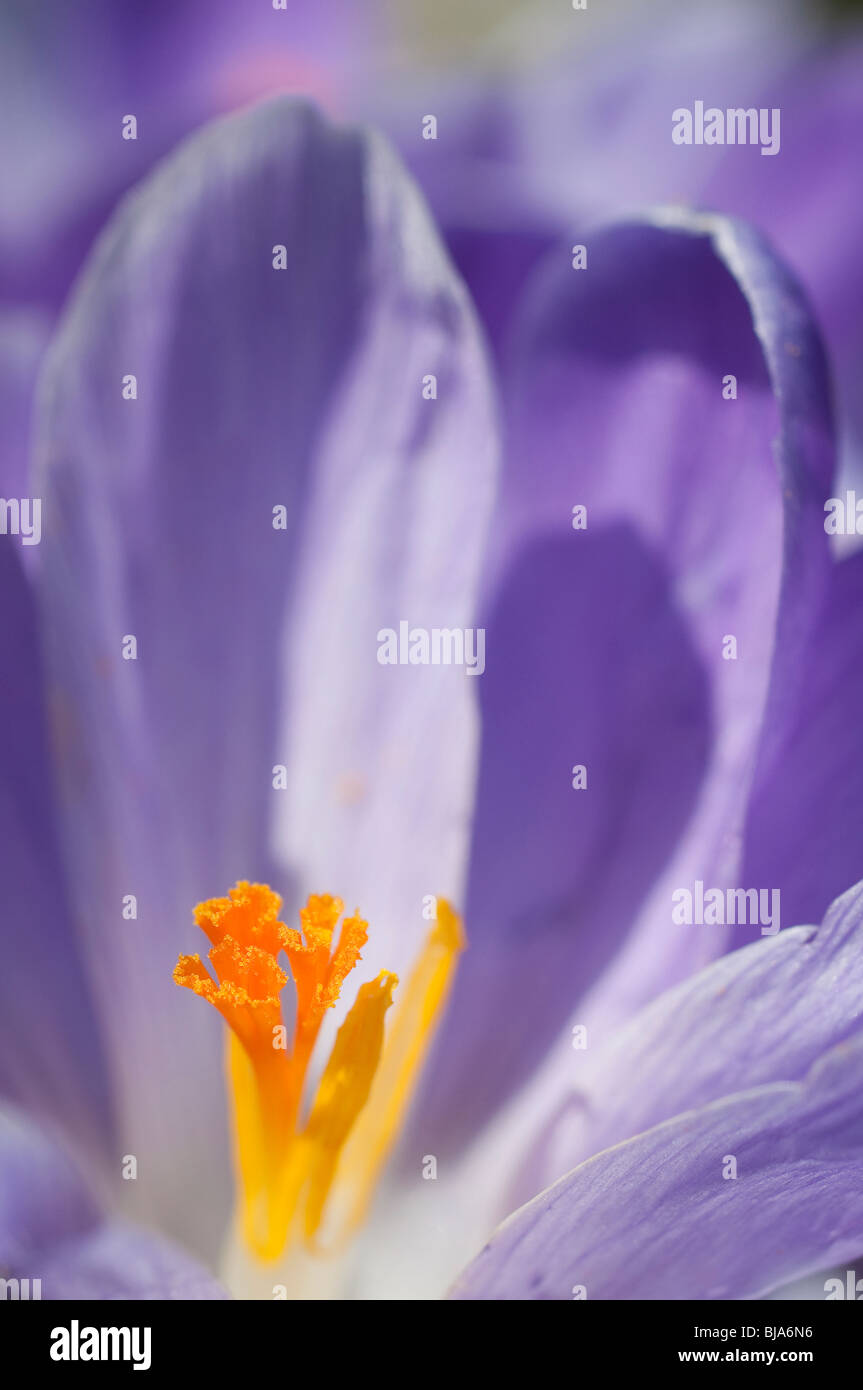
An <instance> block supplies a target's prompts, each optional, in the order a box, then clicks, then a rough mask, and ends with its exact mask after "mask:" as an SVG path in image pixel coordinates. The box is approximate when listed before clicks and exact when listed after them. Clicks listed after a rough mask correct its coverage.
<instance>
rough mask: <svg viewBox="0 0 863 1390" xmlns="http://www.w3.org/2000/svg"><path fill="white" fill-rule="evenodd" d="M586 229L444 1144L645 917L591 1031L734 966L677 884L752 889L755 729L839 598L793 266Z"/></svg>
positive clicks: (516, 499) (514, 541) (554, 321)
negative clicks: (573, 779) (821, 609)
mask: <svg viewBox="0 0 863 1390" xmlns="http://www.w3.org/2000/svg"><path fill="white" fill-rule="evenodd" d="M588 240H589V251H588V255H589V262H588V265H589V268H588V269H587V270H584V271H574V270H572V269H570V261H569V256H568V253H563V254H561V256H560V258H559V260H558V262H557V263H556V264H555V265H554V266H552V267H550V268H549V269H548V271H547V273H546V274H545V275H544V277H543V279H542V281H541V283H540V284H539V285H538V286H537V287H536V289H535V292H534V294H533V297H532V299H531V300H530V301H529V306H528V309H527V311H526V314H525V321H524V324H523V332H522V337H521V340H520V344H519V351H518V354H517V356H516V358H515V361H514V366H513V372H512V380H511V386H510V389H509V398H510V400H511V402H512V415H513V419H512V428H513V437H512V440H511V442H510V450H509V464H508V471H507V474H506V478H505V488H504V503H503V509H502V516H501V518H500V520H499V522H498V525H497V526H496V527H495V544H496V565H495V566H493V581H492V584H491V586H490V587H491V589H492V601H493V604H494V605H495V606H493V608H492V614H493V616H492V620H491V621H492V632H491V636H490V640H489V650H490V652H497V654H498V661H499V664H498V666H497V668H495V666H494V664H493V658H492V657H490V664H489V672H488V681H487V685H486V687H485V688H484V692H483V743H482V753H481V765H480V781H479V799H478V811H477V822H476V827H475V833H474V845H473V857H472V863H471V879H470V891H469V898H468V914H467V928H468V935H469V939H470V941H471V950H470V952H469V953H468V954H467V956H466V960H465V964H464V967H463V968H462V970H461V972H460V976H459V980H458V982H457V985H456V990H455V998H454V1005H453V1009H452V1012H451V1015H450V1019H449V1021H448V1024H447V1028H446V1034H445V1038H444V1040H443V1041H442V1044H441V1048H440V1050H439V1052H438V1056H437V1060H436V1064H435V1076H434V1080H433V1086H434V1090H433V1093H432V1094H431V1095H430V1096H429V1097H428V1098H427V1100H426V1103H425V1104H424V1105H423V1106H422V1107H421V1115H422V1124H423V1127H424V1132H427V1135H428V1136H431V1135H434V1137H435V1140H436V1142H438V1143H439V1142H440V1139H439V1135H440V1133H446V1132H447V1128H448V1127H449V1126H450V1125H451V1124H453V1123H454V1128H455V1131H456V1132H457V1133H458V1137H460V1138H464V1137H466V1136H467V1133H468V1130H469V1129H470V1128H471V1127H475V1126H477V1125H478V1124H479V1123H480V1122H481V1121H482V1119H483V1118H484V1117H485V1116H487V1115H488V1114H489V1113H490V1112H491V1110H493V1109H494V1107H495V1106H496V1105H497V1104H498V1103H499V1102H500V1101H501V1100H502V1099H503V1098H504V1097H505V1096H506V1095H507V1094H508V1093H509V1092H511V1091H512V1090H513V1089H514V1087H515V1085H516V1084H517V1083H518V1082H519V1081H521V1080H524V1079H525V1078H526V1076H527V1075H528V1074H529V1073H530V1071H531V1070H532V1069H533V1068H534V1067H535V1066H536V1064H537V1062H538V1061H539V1059H540V1058H541V1057H542V1056H543V1054H544V1053H545V1051H546V1050H547V1048H548V1046H549V1043H550V1042H551V1040H552V1039H553V1038H554V1037H555V1036H556V1035H557V1034H559V1033H560V1032H562V1030H563V1029H564V1027H565V1025H566V1024H567V1021H568V1020H570V1019H572V1018H573V1012H572V1011H573V1009H574V1008H575V1007H576V1006H578V1004H579V1001H581V1000H582V999H583V997H584V995H585V993H586V991H587V989H588V987H589V986H590V985H591V984H592V983H593V982H594V981H595V979H596V975H597V971H598V969H599V968H600V966H601V965H602V964H603V963H604V961H606V960H607V959H609V958H610V957H611V956H612V954H613V953H615V952H616V951H618V950H619V949H620V946H621V944H622V942H623V941H624V939H625V937H626V935H627V933H628V932H629V930H630V929H631V928H632V927H633V924H634V923H635V924H636V925H635V934H634V937H633V942H632V946H631V949H629V950H628V951H627V953H626V954H625V955H624V957H623V959H622V962H621V965H620V968H619V970H618V972H617V973H616V975H615V976H614V977H613V978H612V980H611V981H610V984H609V989H610V991H611V993H612V994H613V995H614V998H613V999H612V1001H611V1002H609V1000H608V999H606V1000H605V1003H604V1007H603V1010H602V1012H601V1015H600V1016H599V1017H598V1020H597V1026H598V1029H599V1031H600V1033H601V1032H602V1031H603V1030H607V1029H609V1028H610V1027H612V1026H613V1024H614V1022H615V1017H616V1015H615V1011H617V1012H618V1013H620V1012H625V1011H626V1010H630V1011H631V1010H632V1009H634V1008H636V1007H637V1006H638V1005H639V1004H640V1003H641V1002H643V1001H644V1000H645V999H647V998H649V997H651V996H652V995H655V994H656V993H658V992H659V991H660V990H661V989H662V988H664V987H666V986H667V985H668V984H670V983H672V982H673V981H674V980H675V979H678V978H681V977H683V976H685V975H686V974H687V973H688V972H689V971H691V970H692V969H693V968H695V967H697V966H698V965H699V964H701V963H703V962H704V961H705V960H706V959H709V958H710V956H711V955H715V954H718V953H719V952H721V951H722V950H723V949H725V946H726V936H725V933H724V932H723V931H722V929H714V931H713V933H712V934H709V933H706V932H700V933H698V932H693V931H692V929H691V928H681V927H674V926H673V924H672V921H671V893H672V891H673V890H674V889H676V888H677V887H679V886H681V885H684V886H685V885H687V884H690V885H691V884H692V883H693V882H694V880H695V879H696V878H701V879H702V880H704V881H705V882H708V883H713V882H719V883H724V882H725V881H726V880H727V881H730V882H734V881H735V875H736V873H737V872H738V871H739V863H738V858H739V847H740V839H741V832H742V824H743V818H744V815H745V811H746V792H747V787H748V781H749V777H750V776H751V764H752V761H753V759H754V757H755V751H756V747H757V740H758V736H759V731H760V729H761V725H762V720H764V718H765V711H768V712H769V713H768V718H767V723H768V726H770V725H771V722H772V724H774V725H775V724H778V723H779V720H780V716H781V714H782V707H783V700H784V701H785V703H786V704H787V695H786V690H787V685H788V680H789V674H790V673H791V672H793V671H795V670H796V669H797V663H798V662H799V660H800V656H801V652H802V651H803V650H805V644H806V641H807V639H808V636H809V633H810V632H811V629H812V625H813V622H814V619H815V615H816V613H817V605H818V602H819V598H820V594H821V592H822V589H823V587H824V584H825V583H826V574H827V568H828V557H827V546H826V537H825V534H824V528H823V513H822V511H821V505H822V499H823V496H824V495H825V494H826V490H827V487H828V483H829V478H830V471H831V466H832V448H831V445H832V436H831V430H830V420H829V410H828V404H827V403H828V399H829V397H828V388H827V378H826V371H825V364H824V360H823V355H822V351H821V347H820V343H819V340H818V338H817V334H816V332H815V329H814V327H813V325H812V323H811V320H810V318H809V316H808V313H807V311H806V308H805V305H804V303H803V301H802V299H801V296H800V293H799V291H798V290H797V288H796V286H795V285H794V284H793V283H792V282H791V280H790V279H789V277H788V275H787V273H786V272H785V271H784V270H783V268H782V267H781V266H780V265H779V264H778V263H777V262H776V261H775V259H774V258H773V257H772V255H771V254H770V253H769V252H768V251H767V250H766V249H765V248H764V247H763V245H762V244H761V243H760V242H759V240H758V239H757V237H756V236H755V235H754V234H753V233H752V232H750V231H749V230H747V229H746V228H744V227H742V226H740V225H737V224H730V223H728V222H725V221H723V220H722V219H711V218H699V217H695V216H692V217H688V216H685V215H683V214H681V215H680V216H679V217H676V218H674V219H669V220H668V223H667V225H666V224H665V223H663V224H658V223H646V224H638V223H633V224H628V225H623V226H619V227H614V228H610V229H608V230H606V231H603V232H598V233H596V234H595V235H593V236H592V237H590V238H589V239H588ZM727 373H733V374H734V375H735V376H736V377H737V379H738V383H739V385H738V397H737V399H735V400H726V399H723V394H722V387H723V377H724V376H725V375H726V374H727ZM777 437H778V444H777V445H776V447H775V448H774V442H775V441H776V440H777ZM540 482H541V485H540ZM579 503H581V504H584V505H585V506H586V507H587V514H588V529H587V530H586V531H573V530H572V528H571V513H572V508H573V506H574V505H576V504H579ZM726 634H732V635H734V636H735V637H736V639H737V643H738V653H739V656H738V660H737V661H736V662H730V661H725V660H724V659H723V657H722V648H723V639H724V637H725V635H726ZM526 673H529V676H528V675H527V674H526ZM705 684H706V687H707V694H705V689H704V687H705ZM771 690H772V694H771V693H770V692H771ZM708 711H709V715H708ZM708 717H709V719H710V727H711V735H712V744H711V747H710V749H709V754H708V756H707V757H706V758H705V745H706V721H707V719H708ZM780 727H781V726H780ZM579 763H582V764H586V765H587V768H588V789H587V790H582V791H574V790H571V789H570V776H569V770H570V767H572V766H573V765H575V764H579ZM538 827H541V831H539V830H538V829H537V828H538ZM575 1018H576V1020H577V1021H579V1022H580V1021H583V1020H582V1019H580V1018H578V1015H576V1016H575ZM598 1041H599V1035H598V1034H595V1035H594V1042H598ZM563 1065H564V1063H563V1062H562V1063H561V1066H563ZM561 1089H565V1088H564V1087H562V1088H561ZM453 1116H455V1117H459V1118H458V1119H456V1121H455V1122H453V1120H452V1117H453ZM429 1142H431V1139H429ZM436 1151H437V1150H436Z"/></svg>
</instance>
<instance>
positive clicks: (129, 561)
mask: <svg viewBox="0 0 863 1390" xmlns="http://www.w3.org/2000/svg"><path fill="white" fill-rule="evenodd" d="M275 245H285V246H286V247H287V259H288V268H287V270H285V271H278V270H274V269H273V265H272V261H273V247H274V246H275ZM130 372H134V373H135V374H136V375H137V378H138V391H139V395H138V399H137V400H134V401H129V400H123V399H122V397H121V378H122V376H123V375H124V374H126V373H130ZM429 373H433V374H434V375H436V376H437V379H438V383H439V394H438V399H437V400H427V399H424V398H423V395H422V383H423V377H424V376H425V375H426V374H429ZM43 404H44V410H45V414H44V426H43V450H42V456H43V460H44V465H45V469H46V480H45V488H46V498H47V500H46V512H47V516H48V522H47V528H46V535H45V538H44V540H43V562H44V573H45V605H44V607H45V620H46V627H47V632H48V650H49V655H50V668H51V674H52V678H53V680H54V682H55V683H56V685H57V687H58V690H59V693H60V697H61V699H62V701H63V706H64V710H65V713H66V720H67V729H68V734H67V738H66V741H65V743H64V744H63V746H62V747H61V748H60V750H59V752H60V757H61V770H62V774H63V782H64V793H65V803H64V804H65V809H66V820H65V830H66V847H67V850H68V853H69V861H70V864H71V866H72V876H73V886H74V891H75V896H76V901H77V902H78V904H79V905H80V906H81V907H82V908H83V907H84V906H86V917H85V921H86V925H87V928H88V933H89V935H88V946H89V951H90V959H91V962H92V966H93V969H94V974H95V978H96V981H97V986H98V990H99V998H100V1006H101V1009H102V1012H103V1017H104V1019H105V1022H106V1026H107V1028H108V1030H109V1035H110V1037H111V1039H112V1040H113V1042H114V1044H115V1046H114V1049H113V1051H114V1057H115V1062H116V1068H117V1075H116V1080H117V1084H118V1087H119V1091H120V1097H121V1105H122V1108H123V1119H124V1129H123V1136H124V1137H123V1144H124V1147H126V1148H127V1149H128V1151H129V1152H132V1153H135V1154H137V1155H138V1158H139V1163H140V1165H141V1167H142V1170H143V1169H144V1167H146V1171H147V1173H148V1180H147V1183H146V1184H144V1183H143V1182H142V1183H141V1184H140V1185H139V1187H140V1199H141V1200H142V1201H147V1202H149V1203H150V1207H151V1210H154V1211H156V1212H157V1213H158V1214H159V1217H160V1219H162V1220H168V1221H169V1222H170V1224H171V1229H172V1230H176V1231H188V1230H191V1228H192V1227H195V1228H196V1230H195V1236H194V1238H195V1239H196V1240H198V1241H203V1240H204V1239H205V1238H208V1239H209V1240H210V1241H211V1242H214V1241H215V1240H217V1239H218V1237H219V1234H220V1225H221V1223H223V1222H224V1220H225V1219H226V1216H227V1172H226V1163H227V1158H226V1155H227V1149H228V1144H227V1138H226V1136H225V1134H224V1118H223V1116H224V1096H223V1079H222V1074H221V1073H222V1058H221V1052H222V1045H221V1039H220V1031H221V1024H220V1021H219V1020H218V1019H217V1017H216V1016H215V1015H214V1014H213V1013H212V1011H210V1010H207V1009H206V1008H204V1007H202V1006H201V1004H200V1003H199V1001H196V1000H193V999H191V998H190V997H189V996H187V995H186V994H185V992H181V991H180V990H178V989H177V988H176V987H175V986H174V985H173V983H172V981H171V969H172V966H173V964H174V962H175V959H176V955H177V952H178V951H180V950H184V951H185V950H199V949H201V947H202V945H203V942H202V940H201V939H200V934H199V933H198V932H196V931H195V930H194V928H193V927H192V925H191V919H190V911H191V908H192V906H193V904H194V903H195V902H196V901H198V900H199V899H200V898H201V897H207V896H211V895H213V894H218V893H223V892H224V891H225V890H226V888H227V886H228V885H229V884H231V883H232V882H233V881H234V880H235V879H236V878H238V877H244V878H253V879H254V878H257V879H264V880H268V881H269V882H271V883H272V884H273V886H274V887H276V888H278V889H279V890H281V891H282V892H284V893H285V894H286V897H287V902H286V907H285V912H286V913H287V914H288V920H290V914H292V913H293V912H294V911H295V910H296V907H297V906H298V904H299V902H300V901H301V899H302V898H303V897H304V895H305V894H306V893H307V892H308V891H310V890H313V891H316V892H323V891H331V892H336V893H340V894H342V896H344V897H345V898H346V899H347V900H348V905H349V907H353V906H354V905H355V904H359V905H360V906H361V907H362V910H363V912H364V914H365V915H366V916H368V918H369V920H370V922H371V923H372V929H373V935H372V939H371V941H370V944H369V950H368V952H367V953H366V955H367V960H366V968H368V969H370V970H371V969H373V968H374V965H375V964H377V963H378V959H379V958H380V957H381V955H383V959H382V960H380V963H381V964H386V965H388V966H390V967H391V968H394V969H396V970H398V969H399V968H400V967H401V966H403V965H405V964H406V963H408V962H409V960H410V958H411V956H412V955H413V953H414V951H415V950H416V947H417V944H418V942H419V940H420V939H421V938H422V936H423V934H424V931H425V929H426V924H425V923H424V921H423V917H422V906H423V896H424V895H425V894H426V893H446V894H449V895H450V896H453V897H455V898H456V900H457V901H460V900H461V898H462V896H463V894H462V888H461V876H462V872H463V863H464V855H465V844H464V833H463V826H464V824H465V822H466V820H467V817H468V812H469V808H470V803H471V796H472V787H473V757H472V745H473V737H474V727H475V709H474V704H473V701H474V686H475V684H476V682H475V681H474V680H472V679H470V678H467V677H466V676H465V673H464V671H462V670H452V669H446V668H443V667H437V668H416V667H395V668H393V667H389V666H382V665H380V664H379V663H378V660H377V653H378V640H377V633H378V631H379V629H380V628H382V627H398V624H399V621H400V620H401V619H407V620H409V621H410V622H411V623H412V624H416V625H418V626H425V627H432V626H442V627H461V626H467V625H469V624H470V622H471V620H472V603H473V593H474V588H475V585H476V582H477V573H478V565H479V555H480V550H481V546H482V542H483V537H484V529H485V519H486V514H487V511H488V508H489V505H490V501H491V495H492V487H493V472H494V464H495V444H494V433H495V431H494V417H493V413H492V406H491V399H490V391H489V385H488V379H487V375H486V366H485V357H484V353H483V350H482V347H481V345H480V342H479V338H478V333H477V330H476V327H475V323H474V319H473V315H472V312H471V309H470V306H469V304H468V303H467V300H466V296H465V294H464V290H463V287H462V285H461V282H460V281H459V280H458V278H457V276H456V275H455V274H454V272H453V271H452V268H451V266H450V264H449V262H448V261H447V259H446V257H445V254H444V253H443V251H442V249H441V247H440V245H439V243H438V241H437V239H436V236H435V233H434V231H433V228H432V227H431V225H430V223H429V221H428V219H427V216H426V213H425V210H424V208H423V206H422V204H421V201H420V200H419V198H418V196H417V194H416V192H415V190H414V188H413V186H412V185H411V184H410V183H409V181H408V180H406V179H405V177H404V175H403V174H402V172H401V170H400V168H399V166H398V165H397V164H396V162H395V161H394V160H393V159H392V157H391V156H390V155H389V154H388V152H387V151H386V149H385V147H384V146H383V145H382V144H381V143H379V142H378V140H377V139H376V138H375V137H372V136H368V135H366V134H363V133H360V132H357V131H352V130H341V129H337V128H334V127H332V126H330V125H328V124H327V123H325V122H324V121H323V120H322V119H321V118H320V117H319V116H317V115H316V114H315V113H314V112H313V111H312V110H311V109H310V108H307V107H305V106H302V105H299V104H294V103H292V102H289V101H279V102H274V103H272V104H268V105H266V106H263V107H259V108H257V109H255V110H252V111H250V112H248V113H246V114H244V115H241V116H238V117H234V118H230V119H228V120H227V121H224V122H220V123H218V124H217V125H214V126H212V127H210V128H209V129H207V130H206V131H205V132H203V133H202V134H201V135H200V136H199V137H197V138H196V139H194V140H193V141H191V142H190V143H189V144H188V145H187V146H185V147H184V148H183V149H182V150H181V151H180V152H179V153H178V154H177V156H176V157H175V158H173V159H172V160H171V161H169V162H168V163H167V164H165V165H164V166H163V167H162V168H161V169H160V170H159V171H158V172H157V174H156V175H155V176H154V178H153V179H152V180H151V181H150V182H149V183H147V184H145V185H144V186H143V187H142V188H141V189H140V190H139V191H138V192H137V193H136V194H135V195H134V197H133V198H132V199H131V200H130V201H128V202H127V203H126V204H125V205H124V207H123V208H122V209H121V211H120V212H119V213H118V215H117V217H116V219H115V221H114V222H113V223H112V225H111V227H110V228H109V230H108V232H107V233H106V236H105V238H104V239H103V241H102V242H101V244H100V246H99V248H98V250H97V252H96V254H95V256H94V259H93V262H92V264H91V266H90V268H89V270H88V272H87V274H86V276H85V279H84V281H83V283H82V285H81V287H80V290H79V292H78V294H77V296H76V298H75V300H74V302H73V304H72V306H71V308H70V312H69V316H68V318H67V320H66V322H65V326H64V328H63V330H62V332H61V334H60V336H59V338H58V341H57V343H56V345H55V348H54V351H53V357H52V360H51V363H50V365H49V369H48V373H47V379H46V388H45V392H44V397H43ZM276 506H284V507H285V508H286V520H287V529H285V530H274V529H273V524H272V522H273V508H274V507H276ZM125 634H134V635H135V636H136V637H137V640H138V660H137V662H132V661H124V660H122V659H121V643H122V640H123V637H124V635H125ZM278 764H285V765H286V766H287V767H288V770H289V784H288V789H287V790H286V791H280V790H274V787H273V768H274V766H276V765H278ZM126 894H135V895H136V897H137V900H138V916H137V920H135V921H125V920H123V918H122V915H121V912H122V905H123V898H124V895H126ZM83 916H84V914H83V912H82V917H83ZM178 1151H180V1152H182V1154H183V1167H182V1170H180V1168H179V1166H178V1164H177V1158H176V1155H177V1152H178ZM190 1172H194V1173H196V1174H198V1173H205V1174H207V1175H208V1182H209V1183H210V1190H209V1191H206V1192H205V1191H203V1190H202V1189H203V1184H202V1183H199V1182H198V1181H197V1180H196V1182H195V1184H194V1185H193V1186H192V1187H191V1188H190V1184H189V1181H188V1174H189V1173H190Z"/></svg>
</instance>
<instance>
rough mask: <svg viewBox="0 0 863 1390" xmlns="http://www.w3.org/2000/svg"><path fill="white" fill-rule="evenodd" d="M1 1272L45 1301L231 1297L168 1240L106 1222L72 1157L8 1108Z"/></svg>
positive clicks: (1, 1176) (0, 1192)
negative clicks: (35, 1289)
mask: <svg viewBox="0 0 863 1390" xmlns="http://www.w3.org/2000/svg"><path fill="white" fill-rule="evenodd" d="M0 1272H2V1276H3V1277H4V1278H5V1279H7V1280H18V1281H19V1292H20V1289H21V1287H22V1285H21V1281H23V1280H27V1281H29V1284H28V1286H27V1287H28V1295H27V1296H29V1297H41V1298H42V1299H67V1298H68V1299H79V1298H81V1299H90V1298H92V1299H120V1298H123V1299H175V1298H178V1299H214V1298H215V1299H221V1298H227V1297H228V1295H227V1293H226V1292H225V1290H224V1289H223V1288H222V1287H221V1285H219V1284H217V1283H216V1282H215V1280H214V1279H213V1278H212V1277H211V1276H210V1275H209V1274H208V1273H207V1271H206V1270H204V1269H203V1268H202V1267H201V1266H200V1265H199V1264H197V1263H196V1262H195V1261H194V1260H193V1259H192V1258H191V1257H190V1256H188V1255H186V1254H185V1253H184V1252H183V1251H181V1250H179V1249H178V1248H177V1247H175V1246H174V1245H172V1244H171V1243H170V1242H168V1241H165V1240H162V1239H160V1238H159V1237H157V1236H154V1235H152V1234H151V1233H149V1232H146V1231H142V1230H138V1229H136V1228H134V1227H132V1226H128V1225H125V1224H120V1223H117V1222H113V1221H107V1220H105V1218H104V1215H103V1213H102V1212H101V1210H100V1208H99V1206H98V1204H97V1203H96V1201H95V1200H94V1198H93V1195H92V1194H91V1192H90V1191H89V1190H88V1188H87V1187H86V1186H85V1184H84V1182H83V1181H82V1179H81V1176H80V1174H79V1172H78V1170H77V1169H76V1167H75V1165H74V1164H73V1163H72V1162H71V1160H70V1159H69V1157H68V1156H67V1155H66V1153H64V1151H63V1150H62V1149H60V1148H59V1147H57V1146H56V1145H55V1144H54V1143H53V1142H52V1140H51V1138H50V1137H49V1136H48V1135H47V1134H46V1133H42V1132H40V1131H38V1130H36V1129H34V1128H33V1127H32V1126H31V1125H30V1124H29V1123H28V1122H27V1121H25V1120H24V1118H23V1116H21V1115H20V1114H17V1113H16V1112H14V1111H9V1110H0ZM34 1280H38V1281H39V1285H38V1288H39V1292H38V1294H34V1292H33V1288H34V1285H33V1281H34ZM7 1296H8V1295H7Z"/></svg>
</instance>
